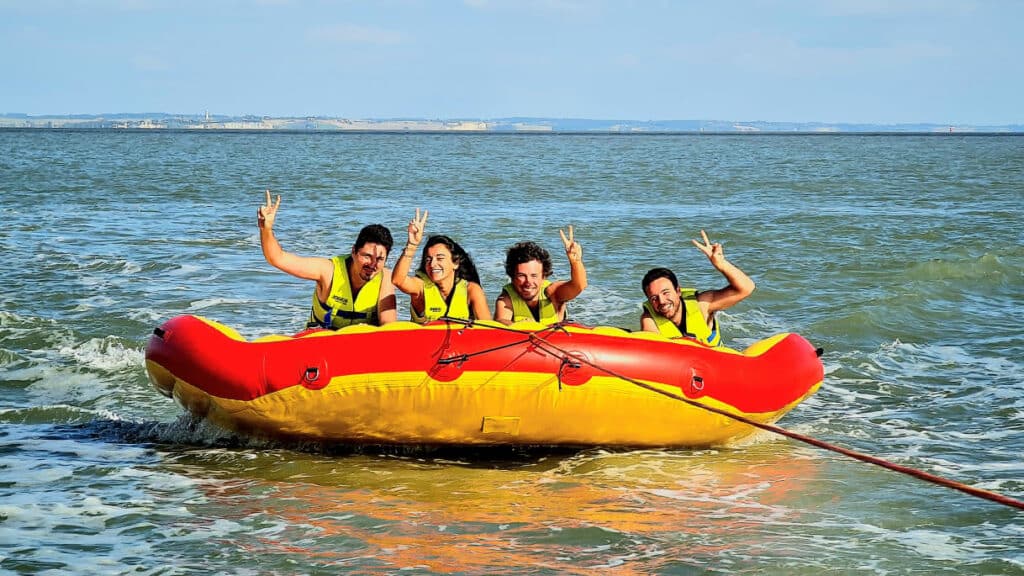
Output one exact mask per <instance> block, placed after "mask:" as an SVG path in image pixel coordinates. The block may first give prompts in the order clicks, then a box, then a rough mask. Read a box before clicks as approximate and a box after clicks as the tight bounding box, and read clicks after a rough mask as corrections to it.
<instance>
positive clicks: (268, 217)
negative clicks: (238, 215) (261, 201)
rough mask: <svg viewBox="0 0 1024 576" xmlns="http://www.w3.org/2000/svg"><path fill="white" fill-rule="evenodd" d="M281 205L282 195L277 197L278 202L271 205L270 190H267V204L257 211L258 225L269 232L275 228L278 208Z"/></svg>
mask: <svg viewBox="0 0 1024 576" xmlns="http://www.w3.org/2000/svg"><path fill="white" fill-rule="evenodd" d="M280 205H281V195H280V194H278V195H277V202H274V203H271V201H270V190H269V189H268V190H267V204H266V205H265V206H260V207H259V208H257V209H256V225H257V226H259V227H260V228H266V229H268V230H270V229H272V228H273V227H274V218H275V217H276V216H277V208H278V207H279V206H280Z"/></svg>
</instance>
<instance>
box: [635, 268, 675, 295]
mask: <svg viewBox="0 0 1024 576" xmlns="http://www.w3.org/2000/svg"><path fill="white" fill-rule="evenodd" d="M658 278H668V281H669V282H671V283H672V287H673V288H675V289H677V290H678V289H679V280H676V275H675V274H673V273H672V271H671V270H669V269H668V268H651V269H650V270H648V271H647V274H644V279H643V280H641V281H640V289H641V290H643V292H644V294H647V287H648V286H650V285H651V282H654V281H655V280H657V279H658Z"/></svg>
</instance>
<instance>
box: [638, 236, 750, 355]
mask: <svg viewBox="0 0 1024 576" xmlns="http://www.w3.org/2000/svg"><path fill="white" fill-rule="evenodd" d="M700 235H701V237H702V239H703V240H704V241H703V243H701V242H698V241H696V240H692V242H693V245H694V246H696V247H697V248H698V249H699V250H700V251H701V252H703V253H704V255H705V256H707V257H708V260H710V261H711V265H712V266H714V267H715V270H718V271H719V272H721V273H722V275H723V276H725V279H726V280H728V281H729V285H728V286H726V287H725V288H719V289H718V290H707V291H704V292H697V291H696V290H694V289H693V288H680V287H679V281H678V280H677V279H676V275H675V274H674V273H673V272H672V271H671V270H669V269H668V268H654V269H652V270H650V271H648V272H647V274H645V275H644V279H643V280H642V281H641V283H640V285H641V287H642V288H643V291H644V295H645V296H647V301H646V302H644V304H643V308H644V311H643V314H642V315H641V316H640V328H641V329H642V330H644V331H647V332H660V333H661V334H663V335H664V336H668V337H669V338H682V337H686V338H693V339H694V340H697V341H698V342H701V343H703V344H707V345H708V346H720V345H721V344H722V332H721V331H720V330H719V329H718V320H717V319H716V318H715V312H718V311H719V310H725V309H726V308H729V307H730V306H733V305H734V304H736V303H738V302H740V301H741V300H743V299H744V298H746V297H747V296H750V294H751V293H752V292H753V291H754V281H753V280H751V279H750V277H749V276H747V275H746V274H745V273H744V272H743V271H742V270H740V269H739V268H737V267H736V266H735V265H734V264H732V263H731V262H729V261H728V260H726V259H725V252H724V251H723V250H722V245H721V244H719V243H717V242H716V243H714V244H712V243H711V241H710V240H709V239H708V235H707V234H706V233H705V232H704V231H703V230H701V231H700Z"/></svg>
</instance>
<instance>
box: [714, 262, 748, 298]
mask: <svg viewBox="0 0 1024 576" xmlns="http://www.w3.org/2000/svg"><path fill="white" fill-rule="evenodd" d="M717 268H718V271H719V272H721V274H722V276H725V279H726V280H727V281H728V282H729V285H730V286H732V288H733V290H736V291H737V292H739V293H740V294H742V295H744V296H746V295H749V294H750V293H751V292H753V291H754V287H755V285H754V281H753V280H752V279H751V278H750V276H747V274H746V273H745V272H743V270H740V269H739V267H738V266H736V265H735V264H733V263H732V262H729V261H728V260H726V259H724V258H723V259H722V263H721V265H719V266H718V267H717Z"/></svg>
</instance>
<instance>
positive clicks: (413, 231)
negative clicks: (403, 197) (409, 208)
mask: <svg viewBox="0 0 1024 576" xmlns="http://www.w3.org/2000/svg"><path fill="white" fill-rule="evenodd" d="M428 213H429V212H428V211H426V210H424V211H423V216H422V217H421V216H420V209H419V208H417V209H416V215H415V216H413V219H412V220H410V221H409V228H408V232H409V240H408V241H407V242H406V243H405V248H403V249H402V253H401V254H399V255H398V262H395V269H394V271H392V272H391V282H392V283H393V284H394V285H395V287H396V288H398V289H399V290H401V291H402V292H405V293H406V294H409V295H410V296H416V295H419V294H422V293H423V281H422V280H420V279H419V278H418V277H417V276H416V275H415V274H413V275H412V276H410V275H409V271H410V270H411V269H412V268H413V264H412V262H413V259H414V258H415V257H416V249H417V248H419V245H420V242H421V241H422V240H423V231H424V230H425V229H426V227H427V214H428Z"/></svg>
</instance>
